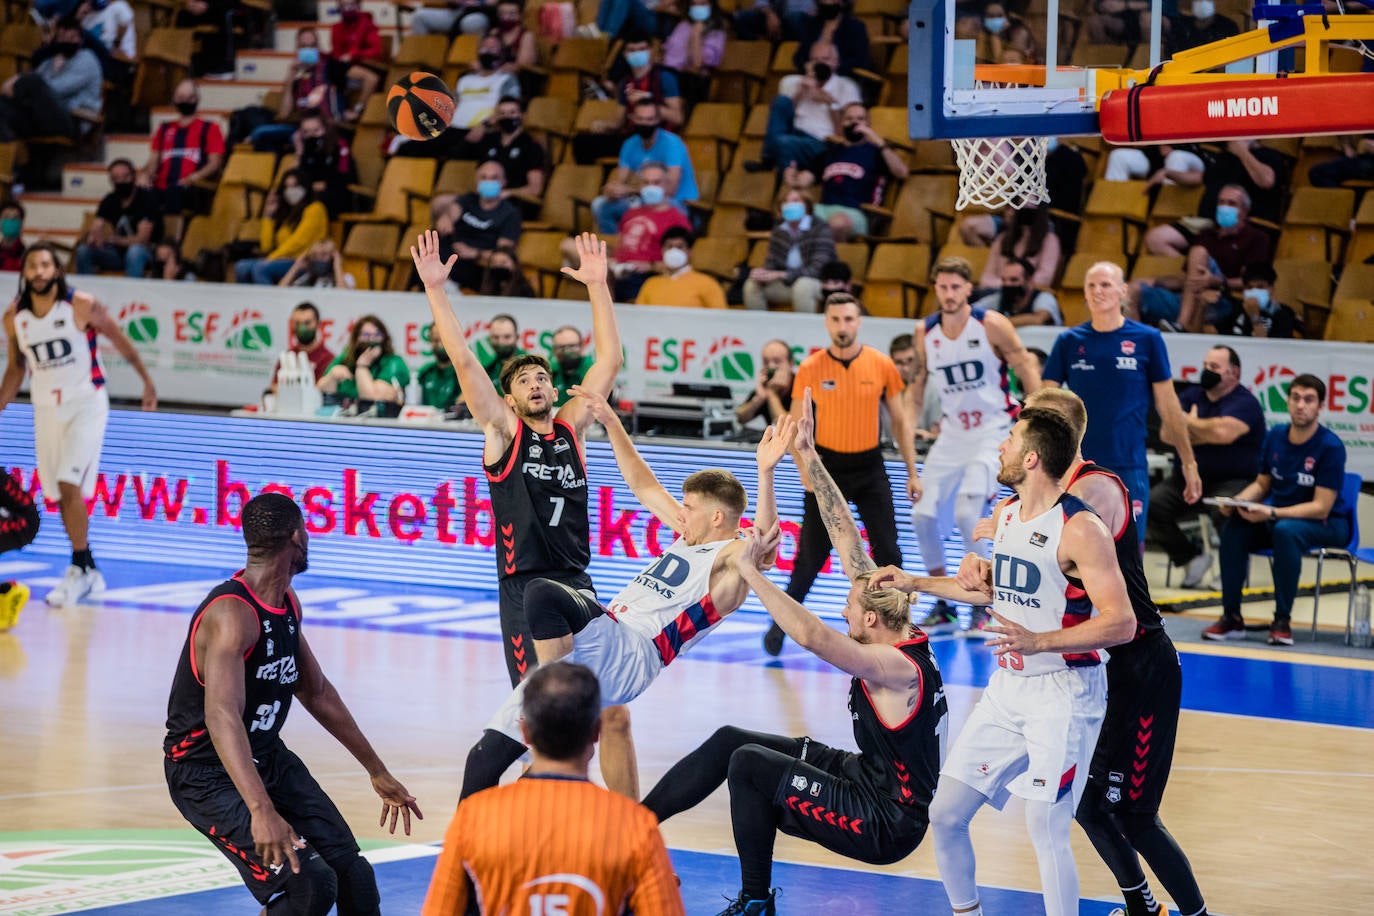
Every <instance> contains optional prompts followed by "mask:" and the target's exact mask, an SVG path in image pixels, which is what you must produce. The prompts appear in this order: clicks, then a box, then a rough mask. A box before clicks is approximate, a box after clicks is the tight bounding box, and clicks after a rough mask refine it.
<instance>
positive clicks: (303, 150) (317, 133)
mask: <svg viewBox="0 0 1374 916" xmlns="http://www.w3.org/2000/svg"><path fill="white" fill-rule="evenodd" d="M291 146H292V149H293V150H294V151H295V153H296V169H297V170H298V171H299V172H300V173H301V175H302V176H304V178H305V181H306V183H307V184H308V185H309V186H310V190H311V191H312V192H314V194H315V199H316V200H318V201H320V202H321V203H323V204H324V206H325V209H326V210H328V211H329V215H330V217H331V218H333V217H336V216H338V215H339V214H340V213H343V212H345V210H347V208H348V206H349V202H350V200H351V197H352V195H351V192H350V191H349V190H348V188H349V186H350V185H352V184H355V183H357V181H358V168H357V165H356V164H355V163H354V162H353V155H352V151H351V150H350V149H349V146H348V141H347V140H345V139H343V138H342V137H340V136H339V132H338V131H337V130H336V129H335V128H334V124H333V122H331V121H330V120H329V119H328V118H326V117H325V116H324V115H322V114H320V113H319V112H318V111H307V112H304V113H302V115H301V123H300V127H298V128H297V129H296V132H295V133H294V134H293V135H292V136H291Z"/></svg>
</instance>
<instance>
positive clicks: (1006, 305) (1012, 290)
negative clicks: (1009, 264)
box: [1000, 286, 1026, 312]
mask: <svg viewBox="0 0 1374 916" xmlns="http://www.w3.org/2000/svg"><path fill="white" fill-rule="evenodd" d="M1025 294H1026V288H1025V287H1024V286H1004V287H1002V302H1001V307H1000V311H1002V312H1011V311H1013V310H1014V309H1015V308H1016V307H1017V306H1018V305H1020V304H1021V297H1022V296H1024V295H1025Z"/></svg>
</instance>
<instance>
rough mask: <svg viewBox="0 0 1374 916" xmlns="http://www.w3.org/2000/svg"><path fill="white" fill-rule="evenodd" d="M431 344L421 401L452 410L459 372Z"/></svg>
mask: <svg viewBox="0 0 1374 916" xmlns="http://www.w3.org/2000/svg"><path fill="white" fill-rule="evenodd" d="M417 12H418V10H417ZM430 346H431V347H433V350H434V358H433V359H432V360H430V361H429V362H427V363H425V364H424V365H423V366H421V367H420V371H419V372H417V373H416V374H415V378H416V379H417V380H418V381H419V383H420V403H421V404H423V405H424V406H426V407H433V408H435V409H436V410H445V411H447V410H452V409H453V408H454V406H456V405H457V403H458V396H459V395H460V394H462V391H461V389H460V388H459V387H458V373H457V371H456V370H455V369H454V368H453V360H451V359H449V355H448V351H447V350H445V349H444V342H443V341H442V340H440V339H439V335H438V334H434V335H433V336H432V338H431V340H430Z"/></svg>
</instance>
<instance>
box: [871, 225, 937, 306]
mask: <svg viewBox="0 0 1374 916" xmlns="http://www.w3.org/2000/svg"><path fill="white" fill-rule="evenodd" d="M929 263H930V246H928V245H904V244H894V243H891V242H885V243H883V244H881V245H878V246H877V247H875V248H874V249H873V259H872V260H871V261H869V263H868V271H867V273H866V274H865V276H864V281H863V285H864V294H863V303H864V307H865V308H867V309H868V313H869V314H870V315H877V316H882V317H887V318H919V317H920V316H921V304H922V303H921V298H922V296H923V295H924V294H925V290H926V287H927V285H928V282H929V281H928V276H929V274H928V271H927V268H926V265H927V264H929Z"/></svg>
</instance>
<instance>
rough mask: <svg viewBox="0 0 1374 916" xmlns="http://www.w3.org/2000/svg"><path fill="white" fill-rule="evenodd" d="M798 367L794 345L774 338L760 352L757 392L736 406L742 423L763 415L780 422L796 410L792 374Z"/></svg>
mask: <svg viewBox="0 0 1374 916" xmlns="http://www.w3.org/2000/svg"><path fill="white" fill-rule="evenodd" d="M795 368H796V367H795V366H794V365H793V363H792V348H791V347H790V346H788V345H787V341H785V340H770V341H768V343H766V344H764V345H763V352H761V353H760V354H759V374H758V377H757V378H756V379H755V380H754V391H753V393H752V394H750V395H749V397H748V398H747V399H746V400H745V401H744V402H743V403H742V404H740V405H739V406H738V407H736V408H735V420H736V422H738V423H740V424H741V425H743V424H745V423H748V422H749V421H750V420H752V419H754V418H755V417H757V416H759V415H762V416H763V419H764V422H765V423H768V424H772V423H776V422H777V420H778V418H779V417H781V416H782V415H783V414H786V413H790V412H791V410H792V377H793V370H794V369H795Z"/></svg>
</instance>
